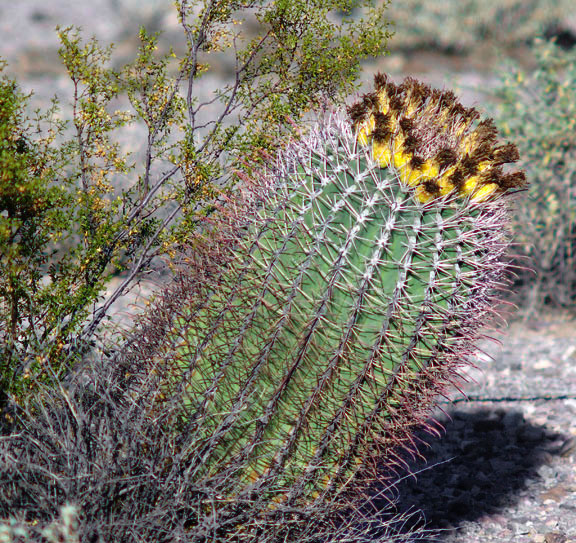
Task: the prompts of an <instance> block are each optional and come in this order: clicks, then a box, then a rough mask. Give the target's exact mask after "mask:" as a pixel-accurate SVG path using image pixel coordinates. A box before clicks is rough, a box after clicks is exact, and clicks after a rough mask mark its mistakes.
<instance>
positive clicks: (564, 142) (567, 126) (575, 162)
mask: <svg viewBox="0 0 576 543" xmlns="http://www.w3.org/2000/svg"><path fill="white" fill-rule="evenodd" d="M534 53H535V57H536V67H535V68H534V70H533V71H530V72H527V71H525V70H523V69H521V68H519V67H518V66H516V65H510V66H507V67H506V69H505V70H503V72H502V75H501V79H500V85H499V87H498V89H497V90H496V91H495V93H496V98H497V99H498V106H497V107H496V108H495V111H494V115H495V120H496V122H497V124H498V125H499V127H500V128H501V130H502V132H503V133H504V135H505V136H506V137H507V138H509V139H510V140H513V141H514V142H515V143H516V145H517V146H518V149H519V151H520V156H521V157H522V158H521V163H522V166H523V167H524V168H526V173H527V176H528V179H529V180H530V185H529V189H528V198H525V199H524V200H523V203H522V205H521V206H518V213H517V215H516V221H515V230H516V233H517V243H518V245H517V247H516V249H515V251H514V252H516V253H518V254H519V256H520V257H521V258H519V259H518V264H519V265H520V266H524V267H526V266H528V267H530V268H532V269H533V270H534V271H535V274H534V273H533V272H531V271H530V270H522V269H520V270H519V271H518V272H517V273H518V274H519V276H520V277H519V278H520V282H521V283H522V284H523V285H524V287H525V289H524V294H525V300H524V301H525V303H526V304H527V305H526V309H527V310H528V311H529V312H533V311H536V310H538V309H539V308H540V307H541V306H542V304H543V303H545V302H552V303H554V304H560V305H564V306H567V307H572V308H573V307H574V303H575V302H576V49H572V50H570V51H565V50H562V49H561V48H560V47H558V46H556V45H555V44H553V43H549V42H537V43H536V45H535V48H534ZM522 257H524V258H522Z"/></svg>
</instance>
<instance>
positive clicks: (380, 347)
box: [170, 115, 506, 502]
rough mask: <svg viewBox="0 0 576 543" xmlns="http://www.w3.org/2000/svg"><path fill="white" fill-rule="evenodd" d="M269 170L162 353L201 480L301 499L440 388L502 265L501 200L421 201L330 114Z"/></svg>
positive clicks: (404, 424)
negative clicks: (230, 247) (243, 224)
mask: <svg viewBox="0 0 576 543" xmlns="http://www.w3.org/2000/svg"><path fill="white" fill-rule="evenodd" d="M364 137H365V138H366V135H365V136H364ZM379 144H381V142H379ZM279 168H280V171H278V169H276V170H275V173H274V174H269V175H265V176H264V178H263V179H264V181H265V182H266V183H268V184H269V188H268V191H267V194H266V196H265V197H264V198H262V199H261V200H260V201H259V202H258V203H257V204H255V205H254V206H253V207H252V209H254V210H255V211H254V218H253V219H251V220H250V221H248V222H249V224H250V226H249V228H248V229H247V230H242V229H239V230H241V233H239V234H238V237H237V243H236V245H235V246H234V255H235V258H234V259H233V260H232V261H231V262H230V264H229V266H227V267H226V269H223V270H222V271H221V272H220V273H218V274H217V276H216V277H213V278H212V279H211V280H210V281H208V282H207V283H206V284H205V285H203V286H202V288H200V290H199V292H197V293H196V295H195V297H193V299H191V300H187V301H186V307H187V308H188V309H186V311H185V312H184V313H183V315H182V316H181V317H180V318H179V319H178V320H177V321H176V326H175V327H174V329H173V332H172V339H171V344H172V345H173V346H174V347H173V349H172V350H171V351H170V359H171V360H173V361H174V367H175V368H176V370H175V371H173V375H174V376H175V377H174V379H175V382H177V383H179V386H180V389H181V390H185V394H186V398H187V400H186V401H187V406H188V412H189V413H190V420H188V421H187V424H188V425H187V427H186V428H187V430H186V431H189V432H193V434H194V435H195V437H196V439H195V443H197V444H198V447H199V449H200V450H201V454H198V455H197V456H196V458H197V461H196V463H195V464H194V465H193V466H192V467H191V469H195V470H196V473H197V474H198V477H204V478H210V477H215V476H216V475H217V473H218V472H222V471H223V470H226V469H230V470H231V471H233V472H234V477H233V480H234V481H235V483H234V485H235V486H234V488H235V490H234V491H233V492H238V493H240V494H242V492H247V491H248V490H254V489H257V488H259V487H261V486H262V485H263V484H264V483H265V482H266V481H274V485H273V489H274V492H276V493H277V498H276V500H277V501H286V500H287V501H288V502H296V501H304V502H307V501H310V500H312V499H314V498H315V497H317V496H318V495H327V494H329V493H331V492H334V491H338V490H339V489H341V488H343V487H345V482H346V481H348V480H349V479H350V478H351V476H353V475H354V474H355V473H356V472H357V471H358V470H360V469H363V468H364V467H365V464H366V462H367V459H368V458H369V457H370V456H371V455H374V454H376V453H377V452H378V451H380V450H382V449H386V448H387V447H388V448H389V447H391V446H394V445H396V444H398V443H401V442H402V441H403V440H405V439H406V437H407V435H408V432H409V429H410V427H411V426H412V425H413V424H415V423H416V422H417V420H419V419H418V414H420V413H422V412H424V411H423V409H424V408H425V407H426V406H427V405H428V404H429V401H428V397H429V396H431V395H433V394H436V393H438V392H439V391H441V390H442V389H443V387H444V386H445V385H446V384H447V383H449V382H450V380H451V378H452V372H453V371H454V367H455V366H456V365H457V364H458V361H459V359H460V358H461V357H462V356H464V355H465V354H466V351H467V349H468V348H469V347H470V341H471V340H472V339H473V338H474V334H475V332H474V329H475V328H476V326H477V324H478V323H479V322H481V316H482V315H483V314H484V313H485V312H486V310H487V307H488V300H489V298H490V295H489V291H490V290H491V289H493V288H494V287H495V286H496V285H497V281H498V279H499V277H500V275H501V271H502V264H500V263H499V257H500V255H501V253H502V251H503V249H504V248H505V246H506V240H505V235H504V233H503V231H502V228H501V227H502V224H503V222H504V220H505V215H506V209H505V206H504V205H503V202H502V198H500V197H498V196H496V194H493V193H494V192H495V191H494V190H491V191H490V192H491V193H490V198H478V199H475V197H474V194H475V193H473V192H471V193H470V194H462V193H460V192H458V191H457V190H452V191H448V192H447V193H445V194H442V195H439V196H438V197H436V198H425V199H423V198H419V197H418V194H419V192H418V188H416V189H415V188H414V187H413V186H410V184H408V183H406V182H404V181H403V178H402V175H401V174H402V172H401V169H399V168H398V167H397V166H395V165H394V161H390V162H389V163H384V164H383V163H382V161H380V162H378V161H375V160H374V159H373V156H372V150H371V149H370V148H369V147H366V146H364V145H361V144H359V143H358V142H357V139H356V136H355V133H354V131H353V129H352V128H351V127H350V125H349V124H348V123H347V122H346V121H344V120H343V119H342V118H340V117H339V116H338V115H333V116H331V117H330V119H328V120H326V121H325V122H324V123H323V124H321V125H320V126H319V128H318V129H317V130H316V132H315V133H314V134H312V135H311V136H309V137H307V138H306V139H305V140H304V141H303V142H300V143H297V144H295V145H294V146H293V147H292V148H291V149H290V150H289V152H288V156H287V158H285V159H284V160H283V162H282V163H281V164H280V166H279ZM441 174H442V172H440V175H441ZM412 179H413V176H412ZM490 182H491V183H493V182H494V180H493V178H490ZM423 200H425V201H423ZM215 230H217V228H215ZM206 236H207V237H208V238H209V236H210V233H207V234H206Z"/></svg>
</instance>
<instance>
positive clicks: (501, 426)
mask: <svg viewBox="0 0 576 543" xmlns="http://www.w3.org/2000/svg"><path fill="white" fill-rule="evenodd" d="M436 420H439V422H440V423H441V424H442V426H443V428H444V431H443V432H442V433H441V435H440V436H439V437H436V436H432V435H430V434H426V433H424V432H418V433H417V434H416V435H417V437H419V438H420V439H421V440H422V443H421V445H420V446H419V447H418V449H419V452H420V453H421V455H422V456H423V457H424V458H425V460H424V459H421V458H420V459H413V458H412V457H406V462H407V466H406V467H405V468H404V469H401V470H398V469H397V470H396V471H395V473H394V474H390V473H386V471H384V470H383V472H382V479H381V481H382V482H385V481H388V482H389V481H394V480H395V481H396V482H395V483H394V484H393V487H392V488H391V489H389V490H387V491H385V492H384V491H383V492H382V494H381V496H380V497H374V498H373V501H372V506H373V507H375V508H376V510H378V511H381V512H387V513H385V514H390V513H389V512H390V509H391V502H393V505H392V509H393V512H394V513H395V514H398V513H402V514H408V513H412V516H411V517H410V518H411V522H409V523H404V524H403V525H402V527H401V528H400V530H401V531H402V532H404V533H406V534H408V533H409V532H410V531H411V530H413V529H414V528H419V527H420V528H421V527H425V528H426V530H430V531H432V532H435V533H436V535H435V536H434V537H432V536H431V537H430V539H426V538H424V539H420V538H418V539H416V541H428V540H430V541H432V540H434V541H441V540H442V539H443V537H444V536H447V535H449V534H451V533H453V532H454V531H456V530H458V528H459V526H460V525H461V524H462V523H463V522H465V521H475V520H476V521H477V520H479V519H481V518H482V517H486V516H490V515H494V514H497V513H498V512H499V511H502V509H503V508H505V507H506V506H509V505H511V504H513V503H514V502H515V501H516V500H517V499H518V498H519V497H520V495H521V493H522V491H523V490H525V489H526V488H527V486H528V484H529V483H530V481H534V480H537V479H538V478H539V474H538V470H539V468H540V467H541V466H543V465H545V464H548V463H549V462H550V461H551V460H552V459H553V457H554V456H555V455H559V454H560V452H561V449H562V446H563V444H564V443H565V436H563V435H562V434H559V433H557V432H553V431H551V430H549V429H547V428H546V427H545V426H539V425H534V424H532V423H530V422H528V421H526V420H525V419H524V416H523V414H522V413H521V412H519V411H516V410H503V409H479V410H454V411H450V412H448V413H447V416H443V417H441V418H438V419H436ZM388 484H390V483H388ZM410 541H412V539H410Z"/></svg>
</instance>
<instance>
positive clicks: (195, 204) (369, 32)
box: [0, 0, 388, 410]
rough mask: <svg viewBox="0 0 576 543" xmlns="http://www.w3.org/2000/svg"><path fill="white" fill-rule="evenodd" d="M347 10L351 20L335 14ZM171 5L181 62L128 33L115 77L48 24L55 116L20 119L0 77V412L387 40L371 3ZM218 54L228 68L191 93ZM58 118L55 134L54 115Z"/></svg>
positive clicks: (83, 342) (22, 102) (11, 85)
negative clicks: (134, 42)
mask: <svg viewBox="0 0 576 543" xmlns="http://www.w3.org/2000/svg"><path fill="white" fill-rule="evenodd" d="M359 7H365V8H366V9H365V11H364V14H365V16H364V17H363V18H356V19H352V18H350V17H348V16H346V15H345V16H344V17H342V16H341V10H344V13H345V14H347V13H350V11H351V10H352V9H353V8H359ZM176 9H177V10H178V14H179V17H180V22H181V25H182V32H183V33H184V34H185V36H186V39H187V49H186V51H185V52H184V53H183V54H182V56H181V57H179V58H178V57H176V56H175V54H173V53H169V54H167V55H164V56H162V55H159V54H158V53H157V50H156V48H157V38H156V37H155V36H151V35H149V34H148V33H147V32H146V31H145V30H142V31H141V33H140V42H141V43H140V47H139V50H138V51H137V53H136V55H135V59H134V60H133V61H132V62H129V63H128V64H127V65H125V66H121V67H119V68H117V69H114V68H112V67H111V66H112V65H113V63H112V52H113V48H112V47H104V46H101V45H100V44H99V43H97V42H96V41H95V40H93V39H92V40H86V41H84V40H83V39H82V38H81V36H80V34H79V32H78V31H76V30H73V29H61V30H60V40H61V44H62V46H61V49H60V57H61V59H62V62H63V64H64V66H65V68H66V70H67V72H68V76H69V78H70V79H71V81H72V83H73V89H74V91H73V92H74V94H73V96H71V97H67V98H68V99H69V100H70V101H71V102H72V107H71V111H66V110H64V111H63V112H60V111H58V109H57V107H56V105H54V108H53V109H52V110H50V111H49V112H47V113H46V114H44V115H40V116H39V118H38V119H33V120H30V119H29V117H28V114H27V110H26V97H25V96H23V95H22V93H21V92H20V91H19V90H18V87H17V85H16V84H15V82H14V81H12V80H10V78H8V77H5V78H4V79H3V80H2V81H1V82H0V135H1V140H0V189H1V192H0V272H1V273H0V345H1V346H0V410H2V408H3V406H4V404H6V402H8V399H9V398H13V399H14V398H15V399H16V400H17V397H18V396H19V395H21V394H22V393H23V391H24V390H29V389H30V388H31V387H34V386H36V385H35V384H36V383H38V380H39V379H52V378H55V377H56V378H59V377H60V376H61V375H63V374H65V373H66V372H67V371H68V370H69V368H70V367H71V366H73V365H74V363H75V362H76V361H77V360H78V359H80V358H81V357H82V356H84V354H85V353H86V352H87V351H89V350H90V348H91V345H92V344H93V343H94V341H95V340H96V339H97V337H98V335H97V331H98V330H99V326H100V325H101V323H102V322H103V320H104V319H106V318H107V317H109V315H110V307H111V305H112V304H113V303H114V301H115V300H116V299H118V298H119V297H120V296H122V295H123V294H124V293H125V292H126V290H127V289H129V288H130V287H131V286H133V285H134V284H135V283H136V282H137V281H138V280H139V279H140V278H141V277H142V276H143V275H144V274H145V273H147V272H148V271H150V269H151V266H152V263H153V262H154V261H157V259H159V258H162V257H165V258H168V259H169V258H170V256H171V255H173V254H174V252H175V251H176V250H177V249H178V247H179V246H180V245H181V244H182V243H183V242H184V241H185V240H186V239H187V238H188V237H189V235H190V233H191V232H193V231H194V229H195V228H196V225H197V221H198V217H199V216H202V215H203V214H206V213H208V212H209V210H210V206H211V205H212V203H213V201H214V200H215V199H216V198H217V197H218V195H219V194H222V193H223V192H224V191H225V190H226V187H230V186H231V184H232V183H233V174H232V173H231V172H232V168H230V167H229V166H230V165H233V164H237V163H238V161H239V160H241V159H242V157H243V158H244V159H247V158H248V157H250V156H256V155H258V154H259V153H260V154H262V153H265V152H270V151H272V150H273V149H274V148H275V147H276V146H277V145H278V142H279V141H281V135H282V134H284V133H286V132H289V131H290V130H291V129H292V127H293V126H294V124H295V121H296V120H298V119H299V118H300V117H301V116H302V115H303V114H305V113H306V111H308V110H309V109H310V108H311V107H314V106H317V105H319V104H320V103H322V102H323V101H324V100H326V99H327V98H333V99H336V100H337V99H338V97H340V98H342V96H343V95H346V94H347V93H349V91H350V90H351V88H353V86H354V79H355V77H356V75H357V73H358V70H359V62H360V59H362V58H364V57H366V56H371V55H377V54H380V53H381V52H382V51H383V49H384V46H385V42H386V39H387V36H388V34H387V32H386V21H385V20H384V18H383V13H384V9H385V6H381V7H379V8H370V7H369V2H365V1H364V0H357V1H356V0H352V1H349V2H342V1H336V0H334V1H328V2H326V1H322V2H319V1H314V2H303V1H299V0H298V1H289V2H288V1H281V2H270V1H268V0H260V1H256V2H236V1H233V0H219V1H217V2H213V1H206V2H200V3H198V2H193V3H189V2H187V1H186V0H183V1H182V2H177V6H176ZM333 12H338V13H339V14H340V15H338V16H334V17H331V14H332V13H333ZM244 18H249V19H250V21H251V24H252V25H253V26H254V25H255V24H256V25H257V28H258V30H259V32H258V33H257V35H256V36H253V35H252V34H251V33H250V34H247V33H245V32H244V31H243V25H242V21H243V19H244ZM222 52H227V54H228V55H229V56H230V57H231V60H232V62H233V63H235V66H236V69H235V70H234V72H233V73H232V74H231V78H230V82H229V84H226V85H225V86H223V87H222V88H218V89H214V92H213V94H212V97H211V98H210V99H205V98H201V97H202V96H204V97H205V96H206V94H207V93H206V92H204V93H199V91H198V89H199V86H201V85H203V84H204V83H203V80H202V77H203V76H205V75H206V74H209V73H210V71H211V70H212V68H211V62H212V57H213V55H217V54H220V53H222ZM68 113H69V114H70V115H69V116H70V117H71V120H70V122H69V123H67V124H63V123H61V122H59V121H58V120H57V119H58V118H59V116H63V117H64V118H66V117H67V116H68ZM134 124H139V125H141V126H143V127H144V130H143V133H144V137H143V141H142V148H141V149H140V150H139V154H138V157H136V158H135V157H134V156H132V155H130V154H128V153H127V152H125V150H124V149H123V147H122V146H121V145H120V139H121V137H122V133H123V132H122V130H123V129H125V128H127V127H130V126H131V125H134ZM119 272H124V276H123V277H124V280H123V281H122V283H121V284H120V285H119V286H118V287H117V288H116V289H115V290H114V291H113V292H112V294H111V295H110V296H108V297H107V298H106V300H105V301H104V302H103V303H102V297H103V294H104V291H105V289H106V286H107V284H108V282H109V279H110V278H111V277H112V275H113V274H115V273H119Z"/></svg>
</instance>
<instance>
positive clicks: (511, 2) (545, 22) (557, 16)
mask: <svg viewBox="0 0 576 543" xmlns="http://www.w3.org/2000/svg"><path fill="white" fill-rule="evenodd" d="M572 11H573V2H572V1H571V0H529V1H525V0H502V1H501V0H486V1H484V0H444V1H442V2H427V1H425V0H424V1H423V0H406V1H402V2H392V4H391V5H390V10H389V15H390V18H391V20H393V21H394V22H395V25H396V27H395V30H396V35H395V37H394V41H393V43H392V45H393V47H394V48H395V49H419V48H427V47H435V48H437V49H440V50H442V51H446V52H458V51H459V52H469V51H470V50H472V49H474V48H477V47H478V46H479V45H480V44H488V45H492V46H498V47H509V46H514V45H518V44H521V43H525V42H527V41H529V40H531V39H533V38H534V37H535V36H539V35H541V34H543V33H544V32H545V31H546V30H549V29H552V28H555V27H557V26H558V25H559V24H560V23H561V22H562V21H563V20H564V18H565V17H567V16H568V15H570V14H571V13H572Z"/></svg>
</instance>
